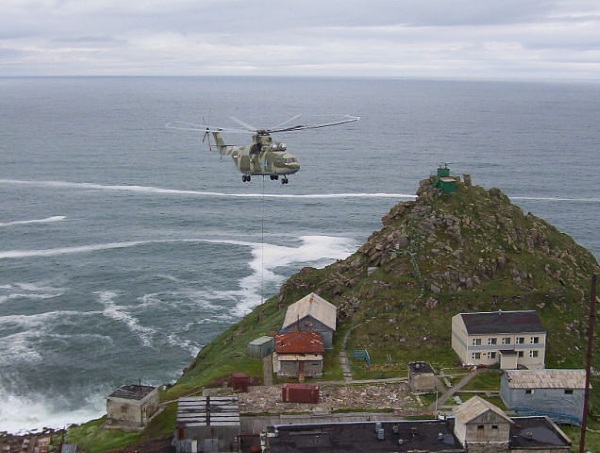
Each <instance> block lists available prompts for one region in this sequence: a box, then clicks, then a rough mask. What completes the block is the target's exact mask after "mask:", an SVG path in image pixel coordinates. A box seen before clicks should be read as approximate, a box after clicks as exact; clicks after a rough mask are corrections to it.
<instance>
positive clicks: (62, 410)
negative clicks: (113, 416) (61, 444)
mask: <svg viewBox="0 0 600 453" xmlns="http://www.w3.org/2000/svg"><path fill="white" fill-rule="evenodd" d="M107 394H108V393H107V389H102V390H97V391H96V392H93V393H90V394H87V395H85V396H82V400H81V402H80V405H79V407H77V408H73V407H69V406H68V405H67V404H66V403H65V401H64V400H67V399H69V398H71V396H69V397H68V398H67V397H64V398H60V397H58V398H56V399H54V400H51V399H49V398H48V397H47V396H46V395H42V394H36V393H33V394H32V393H29V394H28V396H26V397H25V396H22V395H15V394H11V393H9V392H7V391H6V390H5V389H3V388H2V387H1V386H0V427H1V429H2V431H6V432H9V433H12V434H26V431H25V430H24V429H23V427H24V426H26V427H27V431H33V430H39V429H43V428H54V429H58V428H65V427H66V426H69V425H72V424H77V423H84V422H87V421H89V420H93V419H96V418H99V417H101V416H102V415H103V414H104V413H105V411H106V407H105V404H106V402H105V401H106V395H107Z"/></svg>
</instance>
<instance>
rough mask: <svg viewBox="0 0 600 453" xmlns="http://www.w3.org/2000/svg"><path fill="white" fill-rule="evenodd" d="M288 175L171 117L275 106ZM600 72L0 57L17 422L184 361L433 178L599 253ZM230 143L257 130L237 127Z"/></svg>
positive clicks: (5, 338) (225, 120)
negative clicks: (152, 71)
mask: <svg viewBox="0 0 600 453" xmlns="http://www.w3.org/2000/svg"><path fill="white" fill-rule="evenodd" d="M297 114H303V115H304V116H303V117H300V118H299V120H298V121H300V122H302V121H304V118H329V117H330V116H333V115H339V114H350V115H357V116H360V117H361V120H360V121H358V122H355V123H350V124H345V125H341V126H335V127H327V128H322V129H314V130H307V131H302V132H295V133H289V134H279V135H276V136H275V139H277V140H282V141H284V142H285V143H286V144H287V147H288V150H289V151H290V152H292V153H293V154H295V155H296V156H297V157H298V159H299V160H300V162H301V165H302V168H301V170H300V172H299V173H297V174H296V175H293V176H291V177H290V183H289V184H287V185H282V184H280V183H279V182H277V181H271V180H269V179H268V178H266V180H265V179H263V178H259V177H253V179H252V181H251V182H250V183H243V182H242V181H241V175H240V174H239V173H238V172H237V169H236V168H235V166H234V164H233V162H232V161H231V160H230V159H228V158H220V156H219V155H218V153H216V152H212V153H210V152H209V151H208V149H207V145H206V143H202V141H201V139H202V137H201V136H200V135H199V134H196V133H192V132H185V131H174V130H171V129H167V128H165V123H167V122H170V121H187V122H196V123H209V124H211V125H215V126H223V127H228V126H233V127H238V125H237V124H236V123H234V122H233V121H232V120H231V119H230V116H235V117H237V118H240V119H242V120H243V121H245V122H247V123H249V124H252V125H254V126H256V127H257V128H268V127H270V126H273V125H275V124H278V123H281V122H282V121H284V120H286V119H288V118H290V117H292V116H294V115H297ZM599 117H600V85H598V84H569V83H514V82H513V83H511V82H467V81H426V80H391V79H390V80H369V79H313V78H235V77H230V78H217V77H215V78H185V77H181V78H176V77H173V78H168V77H164V78H163V77H157V78H151V77H149V78H136V77H130V78H0V162H1V165H0V431H9V432H19V431H24V430H31V429H35V428H41V427H56V428H60V427H63V426H66V425H68V424H71V423H80V422H84V421H86V420H89V419H92V418H97V417H99V416H101V415H103V414H104V413H105V398H106V396H107V395H108V394H109V393H110V392H111V391H112V390H114V389H115V388H117V387H119V386H121V385H125V384H132V383H138V382H142V383H143V384H147V385H160V384H164V383H170V382H174V381H175V380H176V379H177V378H178V377H179V376H180V375H181V372H182V369H183V368H184V367H186V366H187V365H188V364H189V363H190V362H191V361H192V359H193V358H194V357H195V355H196V354H197V353H198V351H199V350H200V349H201V348H202V347H203V346H204V345H206V344H207V343H209V342H210V341H211V339H213V338H214V337H215V336H216V335H218V334H219V333H220V332H221V331H223V329H225V328H226V327H227V326H229V325H231V324H232V323H235V322H236V321H238V320H239V319H240V318H241V317H242V316H244V314H246V313H248V312H249V311H250V310H251V309H252V308H253V307H255V306H257V305H259V304H261V303H262V302H263V301H264V300H266V299H268V298H269V297H271V296H273V295H275V294H277V292H278V287H279V285H280V284H281V283H282V282H284V281H285V279H286V278H288V277H289V276H291V275H293V274H294V273H296V272H297V271H299V270H300V269H301V268H302V267H304V266H314V267H322V266H325V265H327V264H328V263H331V262H333V261H334V260H337V259H343V258H345V257H346V256H348V255H349V254H351V253H353V252H354V251H355V250H356V249H357V248H358V247H359V246H360V245H361V244H362V243H363V242H364V241H365V240H366V239H367V238H368V237H369V235H370V234H371V233H372V232H373V231H375V230H378V229H379V228H380V227H381V217H382V216H383V215H385V214H386V213H387V212H388V210H389V209H390V208H392V207H393V206H394V205H395V204H397V203H398V202H400V201H406V200H410V199H413V198H414V194H415V192H416V189H417V187H418V183H419V180H421V179H424V178H426V177H428V176H429V175H430V174H432V173H434V172H435V170H436V168H437V167H438V166H439V165H440V164H444V163H446V162H450V164H449V167H450V169H451V171H452V172H453V173H454V174H459V175H461V174H465V173H468V174H470V175H471V177H472V179H473V183H474V184H477V185H481V186H483V187H485V188H488V189H489V188H492V187H498V188H500V189H501V190H502V191H503V192H504V193H506V194H507V195H508V196H509V197H510V198H511V199H512V201H513V202H514V203H516V204H517V205H519V206H521V207H522V208H523V210H524V211H527V212H532V213H533V214H535V215H537V216H539V217H542V218H544V219H546V220H547V221H549V222H550V223H552V224H553V225H555V226H556V227H557V228H559V229H560V230H561V231H564V232H565V233H567V234H569V235H571V236H572V237H573V238H574V239H575V240H576V241H577V242H578V243H579V244H581V245H583V246H585V247H587V248H588V249H590V250H591V251H592V252H593V253H594V254H595V256H596V257H599V256H600V230H599V229H598V228H597V222H598V212H600V210H599V207H600V196H598V192H597V190H598V186H599V185H600V178H599V177H598V170H599V167H600V158H599V149H600V130H599V128H598V125H597V121H598V118H599ZM225 137H226V140H227V141H228V143H231V144H247V143H248V142H249V140H250V135H244V134H241V135H240V134H225Z"/></svg>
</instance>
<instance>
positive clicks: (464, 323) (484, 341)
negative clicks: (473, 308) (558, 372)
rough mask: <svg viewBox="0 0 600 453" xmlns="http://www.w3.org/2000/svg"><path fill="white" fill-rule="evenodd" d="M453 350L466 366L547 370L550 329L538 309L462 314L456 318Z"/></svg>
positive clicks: (453, 329)
mask: <svg viewBox="0 0 600 453" xmlns="http://www.w3.org/2000/svg"><path fill="white" fill-rule="evenodd" d="M452 349H454V351H455V352H456V354H457V355H458V357H459V358H460V360H461V362H462V363H463V365H469V366H499V367H500V368H501V369H503V370H510V369H517V368H518V367H525V368H528V369H543V368H544V366H545V356H546V330H545V329H544V327H543V326H542V323H541V320H540V317H539V315H538V313H537V312H536V311H535V310H522V311H502V310H498V311H494V312H477V313H459V314H457V315H455V316H453V317H452Z"/></svg>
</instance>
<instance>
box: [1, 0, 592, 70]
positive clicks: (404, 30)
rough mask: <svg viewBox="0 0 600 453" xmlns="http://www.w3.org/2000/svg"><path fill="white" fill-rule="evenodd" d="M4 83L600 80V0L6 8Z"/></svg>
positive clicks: (234, 0) (297, 0)
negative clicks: (7, 79)
mask: <svg viewBox="0 0 600 453" xmlns="http://www.w3.org/2000/svg"><path fill="white" fill-rule="evenodd" d="M1 11H2V12H1V14H0V76H22V75H23V76H29V75H32V76H38V75H276V76H280V75H286V76H287V75H302V76H358V77H411V78H412V77H426V78H430V77H435V78H475V79H508V80H523V79H535V80H538V79H550V80H590V81H600V1H598V0H360V1H359V0H294V1H291V0H2V10H1Z"/></svg>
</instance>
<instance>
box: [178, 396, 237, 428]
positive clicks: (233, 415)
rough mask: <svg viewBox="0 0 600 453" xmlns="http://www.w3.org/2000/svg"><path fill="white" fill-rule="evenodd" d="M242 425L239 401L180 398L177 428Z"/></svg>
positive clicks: (227, 398) (227, 397) (225, 397)
mask: <svg viewBox="0 0 600 453" xmlns="http://www.w3.org/2000/svg"><path fill="white" fill-rule="evenodd" d="M239 424H240V409H239V404H238V399H237V398H236V397H231V396H199V397H186V398H179V400H178V402H177V426H178V427H180V428H181V427H194V426H196V427H199V426H236V425H239Z"/></svg>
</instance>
